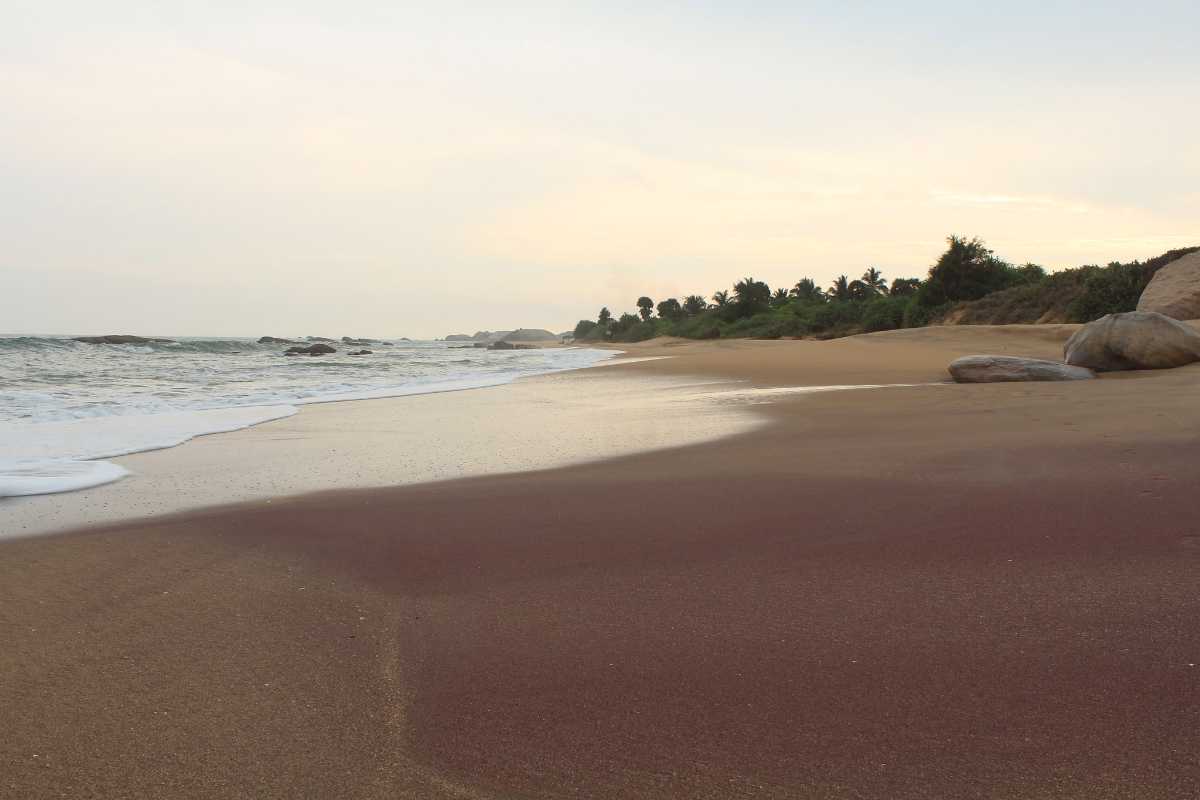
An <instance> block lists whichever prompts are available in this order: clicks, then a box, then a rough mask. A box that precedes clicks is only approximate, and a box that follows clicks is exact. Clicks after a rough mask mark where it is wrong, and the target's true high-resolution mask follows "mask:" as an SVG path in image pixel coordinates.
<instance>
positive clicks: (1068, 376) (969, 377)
mask: <svg viewBox="0 0 1200 800" xmlns="http://www.w3.org/2000/svg"><path fill="white" fill-rule="evenodd" d="M949 369H950V376H951V377H952V378H954V380H955V381H957V382H958V383H1003V382H1009V381H1083V380H1088V379H1089V378H1095V377H1096V375H1095V373H1093V372H1092V371H1091V370H1090V369H1087V368H1086V367H1072V366H1070V365H1068V364H1062V363H1059V362H1057V361H1046V360H1044V359H1040V358H1021V357H1019V356H963V357H962V358H957V359H955V360H954V361H952V362H951V363H950V368H949Z"/></svg>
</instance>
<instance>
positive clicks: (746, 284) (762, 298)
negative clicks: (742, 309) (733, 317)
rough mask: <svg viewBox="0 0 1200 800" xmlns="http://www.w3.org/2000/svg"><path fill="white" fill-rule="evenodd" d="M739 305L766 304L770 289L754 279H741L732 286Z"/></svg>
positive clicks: (769, 296) (769, 297)
mask: <svg viewBox="0 0 1200 800" xmlns="http://www.w3.org/2000/svg"><path fill="white" fill-rule="evenodd" d="M733 293H734V294H736V295H737V299H738V302H739V303H742V304H745V303H766V302H768V301H770V299H771V287H770V286H767V285H766V284H765V283H763V282H762V281H756V280H754V278H742V279H741V280H740V281H738V282H737V283H735V284H734V285H733Z"/></svg>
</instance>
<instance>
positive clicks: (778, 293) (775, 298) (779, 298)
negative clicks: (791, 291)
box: [771, 289, 791, 307]
mask: <svg viewBox="0 0 1200 800" xmlns="http://www.w3.org/2000/svg"><path fill="white" fill-rule="evenodd" d="M789 299H791V298H790V295H788V290H787V289H776V290H775V292H774V294H772V295H771V305H773V306H776V307H778V306H781V305H783V304H784V303H786V302H787V301H788V300H789Z"/></svg>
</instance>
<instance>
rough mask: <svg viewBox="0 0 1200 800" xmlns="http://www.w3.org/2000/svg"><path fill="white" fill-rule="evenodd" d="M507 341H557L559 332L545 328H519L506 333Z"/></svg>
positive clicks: (505, 339) (505, 338)
mask: <svg viewBox="0 0 1200 800" xmlns="http://www.w3.org/2000/svg"><path fill="white" fill-rule="evenodd" d="M503 338H504V341H506V342H557V341H558V339H559V337H558V334H555V333H551V332H550V331H548V330H545V329H544V328H517V329H516V330H515V331H510V332H509V333H506V334H505V335H504V337H503Z"/></svg>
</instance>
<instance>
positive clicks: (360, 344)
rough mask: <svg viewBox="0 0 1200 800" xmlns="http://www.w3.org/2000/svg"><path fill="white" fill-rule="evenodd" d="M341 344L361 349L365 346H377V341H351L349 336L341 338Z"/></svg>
mask: <svg viewBox="0 0 1200 800" xmlns="http://www.w3.org/2000/svg"><path fill="white" fill-rule="evenodd" d="M342 344H353V345H358V346H359V347H362V346H363V345H365V344H379V340H377V339H351V338H350V337H349V336H343V337H342Z"/></svg>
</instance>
